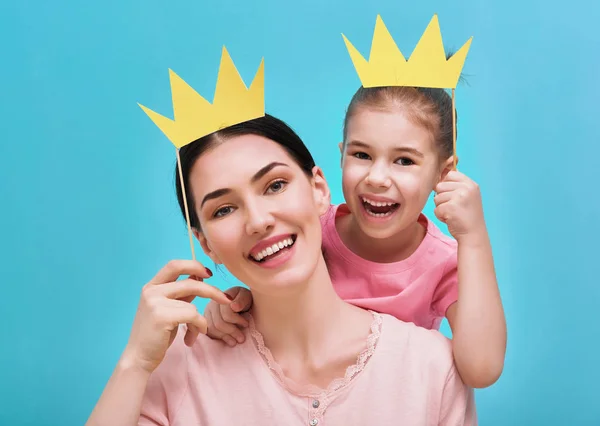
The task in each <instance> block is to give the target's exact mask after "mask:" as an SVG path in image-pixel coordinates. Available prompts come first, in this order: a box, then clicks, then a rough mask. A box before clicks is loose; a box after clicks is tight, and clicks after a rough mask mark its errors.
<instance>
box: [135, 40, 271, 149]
mask: <svg viewBox="0 0 600 426" xmlns="http://www.w3.org/2000/svg"><path fill="white" fill-rule="evenodd" d="M169 76H170V80H171V94H172V97H173V116H174V119H173V120H171V119H170V118H167V117H164V116H162V115H160V114H158V113H156V112H154V111H152V110H151V109H149V108H147V107H145V106H143V105H141V104H139V103H138V105H139V106H140V107H141V108H142V110H144V112H145V113H146V114H147V115H148V117H150V119H151V120H152V121H153V122H154V124H156V125H157V126H158V128H159V129H160V130H162V132H163V133H164V134H165V136H166V137H167V138H168V139H169V140H170V141H171V142H172V143H173V145H175V147H177V148H181V147H183V146H185V145H187V144H189V143H191V142H193V141H195V140H196V139H199V138H201V137H203V136H206V135H209V134H211V133H213V132H216V131H218V130H222V129H224V128H226V127H229V126H233V125H234V124H238V123H242V122H244V121H248V120H252V119H255V118H259V117H263V116H264V115H265V101H264V86H265V83H264V81H265V78H264V58H263V59H262V60H261V62H260V65H259V67H258V70H257V71H256V75H255V76H254V80H253V81H252V84H251V85H250V88H249V89H248V88H247V87H246V85H245V84H244V81H243V80H242V77H241V76H240V74H239V72H238V70H237V69H236V67H235V65H234V63H233V60H232V59H231V56H229V52H227V49H226V48H225V47H223V53H222V55H221V64H220V67H219V74H218V77H217V87H216V89H215V96H214V100H213V103H212V104H211V103H210V102H208V101H207V100H206V99H204V98H203V97H202V96H200V95H199V94H198V93H197V92H196V91H195V90H194V89H192V88H191V87H190V86H189V85H188V84H187V83H186V82H185V81H184V80H183V79H182V78H181V77H179V76H178V75H177V74H175V72H173V71H172V70H169Z"/></svg>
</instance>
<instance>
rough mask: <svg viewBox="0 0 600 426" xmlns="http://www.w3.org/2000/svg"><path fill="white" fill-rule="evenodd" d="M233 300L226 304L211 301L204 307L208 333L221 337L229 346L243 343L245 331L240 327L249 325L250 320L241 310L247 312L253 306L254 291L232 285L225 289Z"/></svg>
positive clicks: (210, 335) (214, 336)
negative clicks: (247, 319)
mask: <svg viewBox="0 0 600 426" xmlns="http://www.w3.org/2000/svg"><path fill="white" fill-rule="evenodd" d="M225 293H226V294H227V295H229V296H230V297H231V299H232V302H230V303H228V304H226V305H224V304H219V303H215V302H212V301H211V302H209V303H208V305H206V309H204V316H205V317H206V321H207V325H208V327H207V329H208V331H207V333H206V334H207V335H208V337H211V338H213V339H220V340H223V341H224V342H225V343H227V344H228V345H229V346H235V345H236V344H238V343H243V342H244V340H245V338H244V333H242V331H241V330H240V327H248V321H246V319H244V317H243V316H241V315H240V314H239V312H246V311H247V310H248V309H250V307H251V306H252V293H251V292H250V290H248V289H246V288H244V287H232V288H230V289H229V290H225Z"/></svg>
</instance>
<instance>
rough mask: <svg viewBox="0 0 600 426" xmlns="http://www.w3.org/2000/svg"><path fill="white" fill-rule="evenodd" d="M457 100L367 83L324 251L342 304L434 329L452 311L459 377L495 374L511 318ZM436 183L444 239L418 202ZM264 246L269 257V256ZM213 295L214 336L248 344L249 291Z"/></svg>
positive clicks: (353, 113) (325, 221)
mask: <svg viewBox="0 0 600 426" xmlns="http://www.w3.org/2000/svg"><path fill="white" fill-rule="evenodd" d="M452 146H453V144H452V100H451V98H450V96H449V95H448V93H447V92H446V91H444V90H442V89H422V88H412V87H380V88H368V89H365V88H362V87H361V88H360V89H359V90H358V91H357V92H356V93H355V95H354V97H353V98H352V101H351V102H350V105H349V107H348V111H347V114H346V118H345V123H344V140H343V142H342V143H341V144H340V150H341V152H342V186H343V193H344V198H345V200H346V203H345V204H341V205H339V206H331V207H330V209H329V211H328V212H327V213H326V214H325V215H324V216H323V217H322V231H323V252H324V254H325V257H326V260H327V265H328V270H329V273H330V276H331V278H332V281H333V284H334V287H335V290H336V292H337V293H338V294H339V295H340V296H341V297H342V298H343V299H344V300H346V301H348V302H350V303H352V304H355V305H358V306H361V307H363V308H366V309H372V310H375V311H378V312H383V313H388V314H391V315H394V316H395V317H397V318H398V319H401V320H403V321H405V322H413V323H415V324H416V325H418V326H421V327H425V328H428V329H438V328H439V326H440V323H441V321H442V319H443V318H444V317H446V318H447V319H448V322H449V324H450V327H451V329H452V335H453V339H452V346H453V353H454V360H455V363H456V366H457V369H458V371H459V373H460V375H461V377H462V379H463V381H464V382H465V383H466V384H467V385H469V386H472V387H476V388H484V387H487V386H490V385H492V384H493V383H495V382H496V381H497V379H498V378H499V376H500V374H501V372H502V369H503V366H504V356H505V351H506V323H505V318H504V312H503V308H502V302H501V299H500V294H499V290H498V285H497V282H496V275H495V271H494V263H493V258H492V250H491V246H490V241H489V237H488V233H487V229H486V224H485V220H484V215H483V208H482V202H481V196H480V193H479V188H478V186H477V185H476V184H475V183H474V182H473V181H472V180H471V179H469V178H468V177H467V176H465V175H464V174H462V173H460V172H458V171H454V170H452V164H453V155H454V153H453V148H452ZM432 191H435V193H436V195H435V198H434V202H435V205H436V208H435V215H436V216H437V217H438V219H439V220H441V221H442V222H444V223H445V224H446V225H447V226H448V231H449V232H450V234H451V235H452V236H453V237H454V239H452V238H449V237H447V236H445V235H444V234H443V233H442V232H441V231H440V230H439V229H438V228H437V227H436V226H435V225H434V224H433V223H432V222H431V221H429V219H428V218H427V217H425V215H424V214H423V213H422V210H423V208H424V206H425V203H426V202H427V199H428V197H429V195H430V194H431V192H432ZM268 250H269V249H267V250H266V251H265V253H264V255H266V254H268ZM226 293H227V294H228V295H229V296H230V297H231V298H232V299H233V301H232V303H231V304H230V305H218V304H216V303H214V302H211V303H210V304H209V305H208V306H207V308H206V310H205V316H206V318H207V320H208V323H209V328H208V329H209V333H208V334H209V336H211V337H213V338H217V339H223V340H224V341H225V342H226V343H227V344H229V345H230V346H234V345H235V344H236V343H237V342H243V341H244V336H243V334H242V333H241V332H240V330H239V328H238V327H245V326H247V323H246V321H245V320H244V318H243V317H242V316H241V315H239V314H238V313H239V312H243V311H245V310H246V309H248V308H249V306H250V305H251V302H252V297H251V294H250V293H249V292H248V290H246V289H243V288H240V287H235V288H232V289H230V290H228V291H226Z"/></svg>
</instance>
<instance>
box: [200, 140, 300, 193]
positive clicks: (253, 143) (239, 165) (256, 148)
mask: <svg viewBox="0 0 600 426" xmlns="http://www.w3.org/2000/svg"><path fill="white" fill-rule="evenodd" d="M272 162H281V163H285V164H288V165H290V166H292V164H291V163H293V161H292V160H291V158H290V156H289V155H288V153H287V152H286V151H285V149H284V148H283V147H282V146H281V145H279V144H278V143H277V142H274V141H272V140H270V139H267V138H265V137H263V136H258V135H241V136H235V137H232V138H231V139H228V140H226V141H224V142H222V143H219V144H217V145H216V146H215V147H214V148H212V149H210V150H209V151H207V152H206V153H204V154H203V155H202V156H201V157H200V158H198V160H197V161H196V163H195V164H194V166H193V168H192V171H191V176H190V177H191V180H192V182H193V183H194V186H195V187H196V189H198V190H200V191H202V192H203V191H211V190H212V189H210V187H213V186H215V185H218V186H223V185H225V184H226V183H227V182H237V183H238V184H239V183H240V182H243V181H249V180H250V178H251V177H252V176H253V175H254V174H255V173H256V172H257V171H259V170H260V169H261V168H263V167H264V166H266V165H268V164H270V163H272ZM194 192H196V191H194Z"/></svg>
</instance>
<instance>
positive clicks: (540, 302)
mask: <svg viewBox="0 0 600 426" xmlns="http://www.w3.org/2000/svg"><path fill="white" fill-rule="evenodd" d="M368 3H371V4H368ZM377 13H381V14H382V16H383V18H384V20H385V21H386V24H387V25H388V27H389V28H390V30H391V32H392V33H393V35H394V37H395V38H396V39H397V40H398V43H399V45H400V48H401V49H402V50H403V51H404V52H405V53H407V54H408V53H410V52H411V51H412V48H413V47H414V45H415V43H416V42H417V40H418V38H419V36H420V34H421V33H422V31H423V30H424V28H425V26H426V25H427V23H428V22H429V20H430V19H431V17H432V15H433V13H438V14H439V18H440V22H441V26H442V32H443V34H444V38H445V42H446V45H447V47H451V48H455V49H456V48H458V47H460V45H462V43H463V42H464V41H465V40H466V39H467V38H468V37H469V36H471V35H473V36H474V42H473V45H472V48H471V51H470V54H469V57H468V58H467V63H466V67H465V69H464V72H465V73H466V74H467V75H468V81H469V83H470V85H469V86H466V85H463V86H461V87H459V88H458V91H457V103H458V108H459V114H460V137H459V155H460V157H461V164H460V166H461V170H462V171H464V172H466V173H467V174H469V175H470V176H471V177H472V178H473V179H475V180H476V181H478V182H479V183H480V185H481V187H482V190H483V194H484V203H485V210H486V215H487V221H488V224H489V230H490V234H491V238H492V240H493V244H494V252H495V258H496V264H497V270H498V276H499V279H500V284H501V291H502V296H503V299H504V304H505V309H506V315H507V320H508V330H509V346H508V354H507V359H506V368H505V372H504V375H503V376H502V378H501V379H500V381H499V382H498V383H497V384H496V385H495V386H493V387H492V388H490V389H487V390H483V391H478V392H477V402H478V409H479V413H480V419H481V424H482V425H493V426H496V425H598V424H600V406H599V405H598V398H599V393H598V383H599V382H600V370H599V366H598V365H599V359H600V358H599V355H598V351H599V349H600V343H599V340H600V333H599V332H598V328H597V326H596V324H595V319H596V309H597V306H598V303H599V301H600V290H599V286H598V278H597V277H596V271H597V268H596V267H597V265H598V263H597V262H598V261H597V259H596V255H597V253H598V250H597V249H594V247H596V243H597V240H598V238H599V237H600V232H599V229H598V225H597V222H596V217H597V215H598V213H599V210H600V209H599V206H600V204H599V202H598V197H597V195H596V193H597V185H595V184H594V180H595V178H597V175H598V158H599V156H600V131H599V130H598V118H597V114H598V99H599V98H600V89H599V84H598V81H597V78H598V75H600V69H599V68H600V67H599V64H600V55H599V48H600V35H599V33H598V31H597V26H598V20H599V18H600V6H599V4H598V2H595V1H591V0H590V1H588V2H581V1H569V2H554V3H552V2H547V1H544V2H542V1H539V0H532V1H516V0H505V1H503V2H495V4H491V2H481V1H476V0H470V1H454V2H448V1H441V0H436V1H433V0H426V1H419V2H416V1H415V2H408V1H372V2H367V1H357V0H352V1H349V0H344V1H341V0H339V1H323V0H318V1H317V0H311V1H303V2H289V1H278V0H254V1H245V2H240V1H237V2H233V1H228V0H223V1H210V2H208V1H190V0H183V1H170V2H167V1H155V0H145V1H131V0H129V1H123V0H119V1H117V0H105V1H103V2H82V1H70V2H66V1H54V2H48V1H40V0H38V1H19V2H17V1H10V2H8V1H7V2H3V3H2V5H1V6H0V35H1V39H2V41H1V42H0V46H1V59H0V61H1V63H2V66H0V87H1V90H0V137H1V142H0V184H1V192H0V203H1V209H0V224H1V225H0V226H1V227H2V233H1V248H0V249H1V256H0V263H1V267H0V282H1V293H0V425H7V426H8V425H11V426H25V425H36V426H38V425H39V426H45V425H57V426H59V425H60V426H69V425H81V424H83V423H84V421H85V419H86V418H87V416H88V414H89V412H90V411H91V409H92V407H93V405H94V403H95V401H96V399H97V397H98V396H99V394H100V393H101V390H102V388H103V386H104V384H105V382H106V380H107V379H108V376H109V374H110V372H111V370H112V368H113V366H114V364H115V362H116V360H117V358H118V356H119V354H120V351H121V349H122V348H123V346H124V345H125V343H126V341H127V337H128V332H129V327H130V324H131V321H132V319H133V316H134V314H135V309H136V304H137V301H138V295H139V290H140V287H141V286H142V285H143V284H144V282H145V281H146V280H148V279H149V278H150V277H151V276H152V275H153V274H154V273H155V272H156V271H157V270H158V269H159V268H160V267H161V266H162V265H163V264H164V263H165V262H167V261H168V260H169V259H171V258H187V257H189V247H188V242H187V236H186V229H185V226H184V222H183V221H182V220H181V218H180V215H179V212H178V210H177V206H176V201H175V197H174V193H173V178H172V170H173V165H174V151H173V147H172V146H171V145H170V143H169V142H168V141H167V140H166V139H165V138H164V137H163V135H162V134H161V133H160V131H158V130H157V129H156V128H155V127H154V125H153V124H152V123H151V122H150V120H149V119H148V118H147V117H146V116H145V115H144V114H143V113H142V111H141V110H140V109H139V108H138V106H137V105H136V102H138V101H139V102H142V103H144V104H145V105H148V106H151V107H153V108H154V109H156V110H158V111H161V112H164V113H165V114H169V113H170V112H169V111H170V108H171V104H170V91H169V82H168V72H167V68H169V67H171V68H173V69H174V70H175V71H176V72H178V73H179V74H180V75H181V76H182V77H183V78H185V79H186V80H187V81H188V82H189V83H190V84H192V85H193V86H194V87H196V88H197V89H198V90H199V91H200V92H201V93H202V94H204V95H205V96H207V97H209V98H211V97H212V93H213V90H214V84H215V79H216V72H217V65H218V62H219V58H220V54H221V46H222V45H223V44H225V45H227V47H228V49H229V51H230V53H231V54H232V56H233V58H234V61H235V62H236V64H237V65H238V68H239V70H240V72H241V73H242V75H243V77H244V78H245V79H246V81H247V82H249V81H250V79H251V78H252V77H253V75H254V72H255V70H256V67H257V66H258V64H259V62H260V59H261V57H263V56H264V57H265V58H266V104H267V106H268V111H269V112H270V113H272V114H275V115H277V116H279V117H281V118H284V119H286V120H287V121H289V123H290V124H291V125H292V126H293V127H294V128H295V129H296V130H297V131H298V132H299V133H300V135H301V136H302V137H303V138H304V139H305V140H306V142H307V144H308V145H309V147H310V149H311V151H312V152H313V153H314V155H315V157H316V159H317V161H318V163H319V164H320V165H322V166H323V168H324V169H325V173H326V176H327V177H328V179H329V182H330V184H331V187H332V188H333V191H334V192H333V193H334V201H336V202H339V201H341V200H342V198H341V191H340V171H339V168H338V164H339V157H338V150H337V142H338V141H339V140H340V137H341V125H342V118H343V113H344V108H345V106H346V104H347V102H348V100H349V98H350V96H351V94H352V93H353V91H354V90H355V89H356V88H357V86H358V84H359V81H358V78H357V77H356V75H355V72H354V69H353V67H352V64H351V62H350V59H349V57H348V55H347V52H346V50H345V47H344V44H343V41H342V38H341V35H340V33H341V32H344V33H345V34H347V35H348V36H349V38H350V39H351V40H352V41H353V42H354V43H355V45H356V46H357V47H358V48H359V49H361V50H362V51H363V52H367V51H368V48H369V46H370V40H371V36H372V31H373V27H374V23H375V17H376V14H377ZM426 213H428V214H432V208H431V206H430V205H428V207H427V210H426ZM202 259H203V260H206V258H205V257H202ZM212 282H213V283H216V284H218V285H220V286H223V287H228V286H230V285H232V284H234V283H235V282H234V281H233V279H232V278H230V277H229V278H227V279H224V278H222V277H220V276H219V274H217V276H216V278H214V279H213V280H212ZM444 331H445V332H446V333H447V332H448V329H447V328H444ZM228 403H229V402H228V401H224V404H228ZM241 421H242V423H243V420H241Z"/></svg>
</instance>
